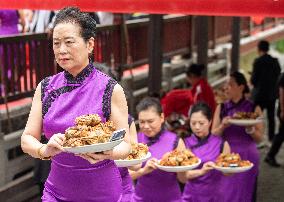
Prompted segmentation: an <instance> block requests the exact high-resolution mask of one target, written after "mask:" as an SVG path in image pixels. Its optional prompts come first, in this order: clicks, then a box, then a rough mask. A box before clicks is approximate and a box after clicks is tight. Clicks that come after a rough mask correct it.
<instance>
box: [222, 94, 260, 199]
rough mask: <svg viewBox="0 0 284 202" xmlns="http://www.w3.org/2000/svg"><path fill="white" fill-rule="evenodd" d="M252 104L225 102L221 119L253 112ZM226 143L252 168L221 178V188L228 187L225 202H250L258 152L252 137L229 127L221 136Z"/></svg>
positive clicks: (256, 171) (243, 131)
mask: <svg viewBox="0 0 284 202" xmlns="http://www.w3.org/2000/svg"><path fill="white" fill-rule="evenodd" d="M254 108H255V106H254V104H253V103H252V102H250V101H249V100H246V99H244V98H243V99H241V100H240V101H239V102H238V103H233V102H231V101H227V102H225V103H224V105H223V107H221V118H223V117H225V116H232V115H233V114H234V113H235V112H240V111H242V112H253V111H254ZM222 137H223V139H224V140H225V141H228V143H229V145H230V147H231V152H236V153H239V154H240V156H241V158H242V159H244V160H249V161H250V162H252V163H253V164H254V167H253V168H252V169H251V170H249V171H247V172H244V173H238V174H235V175H232V176H228V177H223V178H222V179H223V180H222V184H223V185H222V187H224V188H225V187H229V189H226V191H224V197H225V201H230V202H250V201H253V196H254V192H255V188H256V179H257V176H258V168H259V152H258V150H257V147H256V143H255V142H254V140H253V139H252V137H251V136H250V135H249V134H247V133H246V132H245V127H242V126H236V125H231V126H229V127H228V128H226V129H225V130H224V132H223V135H222Z"/></svg>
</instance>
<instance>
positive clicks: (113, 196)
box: [42, 63, 122, 202]
mask: <svg viewBox="0 0 284 202" xmlns="http://www.w3.org/2000/svg"><path fill="white" fill-rule="evenodd" d="M115 85H116V81H115V80H113V79H111V78H110V77H108V76H106V75H105V74H103V73H101V72H99V71H97V70H96V69H95V68H94V66H93V65H92V64H91V63H90V64H89V65H88V66H87V67H86V68H85V69H84V70H83V71H82V72H80V73H79V74H78V75H77V76H76V77H75V78H74V77H73V76H72V75H71V74H69V73H68V72H66V71H64V72H61V73H59V74H57V75H55V76H52V77H47V78H46V79H44V80H43V81H42V115H43V132H44V134H45V136H46V137H47V138H48V139H49V138H50V137H51V136H52V135H53V134H55V133H64V131H65V129H67V128H68V127H70V126H72V125H74V120H75V118H76V117H78V116H80V115H84V114H94V113H97V114H99V115H100V116H101V118H102V121H106V120H108V119H109V117H110V114H111V112H110V109H111V108H110V107H111V95H112V91H113V88H114V86H115ZM121 194H122V187H121V177H120V173H119V171H118V168H117V167H116V165H115V164H114V161H112V160H104V161H101V162H98V163H96V164H90V163H89V162H88V161H86V160H85V159H83V158H81V157H78V156H75V155H74V154H70V153H65V152H62V153H60V154H58V155H56V156H54V157H53V158H52V163H51V170H50V173H49V176H48V178H47V181H46V183H45V189H44V193H43V196H42V201H48V202H51V201H52V202H53V201H76V202H77V201H78V202H79V201H84V202H89V201H90V202H91V201H92V202H94V201H97V202H112V201H120V199H121Z"/></svg>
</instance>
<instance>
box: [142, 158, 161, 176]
mask: <svg viewBox="0 0 284 202" xmlns="http://www.w3.org/2000/svg"><path fill="white" fill-rule="evenodd" d="M156 163H158V160H157V159H155V158H152V159H150V160H148V161H147V163H146V165H145V166H144V167H143V168H142V170H143V175H146V174H149V173H151V172H153V171H154V170H156V169H157V166H156Z"/></svg>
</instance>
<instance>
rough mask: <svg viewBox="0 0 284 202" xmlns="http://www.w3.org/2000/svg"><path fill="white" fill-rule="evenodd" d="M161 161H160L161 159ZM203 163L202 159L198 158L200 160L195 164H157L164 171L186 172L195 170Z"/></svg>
mask: <svg viewBox="0 0 284 202" xmlns="http://www.w3.org/2000/svg"><path fill="white" fill-rule="evenodd" d="M159 162H160V161H159ZM200 163H201V159H198V162H197V163H196V164H193V165H188V166H161V165H159V164H156V166H157V167H158V168H159V169H160V170H163V171H166V172H184V171H187V170H193V169H195V168H197V167H198V166H199V165H200Z"/></svg>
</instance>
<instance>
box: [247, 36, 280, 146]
mask: <svg viewBox="0 0 284 202" xmlns="http://www.w3.org/2000/svg"><path fill="white" fill-rule="evenodd" d="M257 48H258V55H259V57H258V58H256V59H255V60H254V62H253V70H252V75H251V84H252V85H253V90H252V99H253V102H254V104H255V105H258V106H260V107H261V109H262V110H264V109H266V110H267V117H268V138H269V141H272V139H273V137H274V130H275V117H274V116H275V115H274V111H275V101H276V99H277V94H278V93H277V81H278V78H279V76H280V72H281V68H280V65H279V63H278V60H277V59H276V58H273V57H271V56H270V55H269V54H268V51H269V43H268V41H260V42H259V43H258V45H257Z"/></svg>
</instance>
